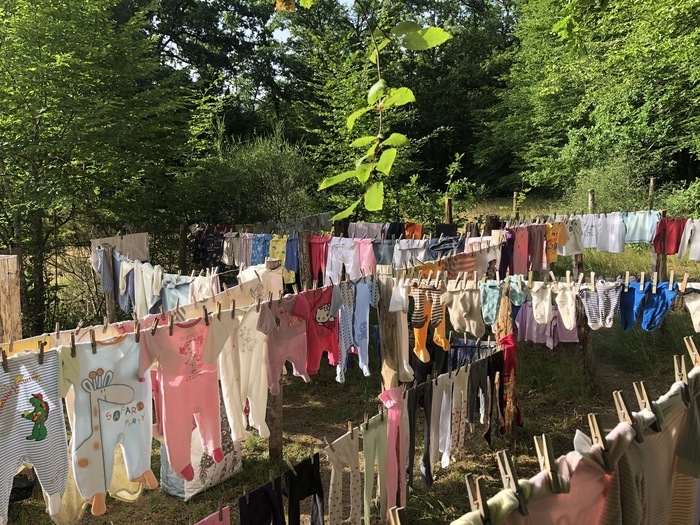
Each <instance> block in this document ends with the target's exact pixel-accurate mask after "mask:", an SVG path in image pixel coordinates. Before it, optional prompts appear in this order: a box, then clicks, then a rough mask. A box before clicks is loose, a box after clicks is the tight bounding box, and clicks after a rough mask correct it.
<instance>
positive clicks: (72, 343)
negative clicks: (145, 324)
mask: <svg viewBox="0 0 700 525" xmlns="http://www.w3.org/2000/svg"><path fill="white" fill-rule="evenodd" d="M136 333H137V334H138V332H136ZM138 340H139V338H138V335H137V336H136V341H138ZM70 356H71V357H75V333H71V334H70Z"/></svg>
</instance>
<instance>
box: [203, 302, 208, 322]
mask: <svg viewBox="0 0 700 525" xmlns="http://www.w3.org/2000/svg"><path fill="white" fill-rule="evenodd" d="M202 317H204V324H206V325H207V326H209V312H207V307H206V306H204V305H202Z"/></svg>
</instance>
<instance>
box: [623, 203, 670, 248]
mask: <svg viewBox="0 0 700 525" xmlns="http://www.w3.org/2000/svg"><path fill="white" fill-rule="evenodd" d="M622 220H623V221H624V222H625V227H626V232H625V242H627V243H640V242H652V241H653V240H654V234H655V233H656V228H657V226H658V224H659V220H661V214H660V213H659V212H658V211H654V210H647V211H633V212H628V213H623V214H622Z"/></svg>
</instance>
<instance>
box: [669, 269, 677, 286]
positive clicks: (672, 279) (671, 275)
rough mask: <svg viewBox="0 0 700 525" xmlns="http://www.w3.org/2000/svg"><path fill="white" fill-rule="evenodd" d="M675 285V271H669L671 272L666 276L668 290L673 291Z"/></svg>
mask: <svg viewBox="0 0 700 525" xmlns="http://www.w3.org/2000/svg"><path fill="white" fill-rule="evenodd" d="M675 284H676V272H675V270H671V272H670V273H669V274H668V289H669V290H673V288H674V286H675Z"/></svg>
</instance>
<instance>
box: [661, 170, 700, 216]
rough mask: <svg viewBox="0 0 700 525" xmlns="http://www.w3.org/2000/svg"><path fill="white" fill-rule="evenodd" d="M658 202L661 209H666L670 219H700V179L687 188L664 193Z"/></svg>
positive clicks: (669, 190)
mask: <svg viewBox="0 0 700 525" xmlns="http://www.w3.org/2000/svg"><path fill="white" fill-rule="evenodd" d="M657 202H658V203H659V204H660V206H657V207H658V208H659V209H664V208H665V209H666V212H667V214H668V216H669V217H692V218H693V219H698V218H700V179H695V180H694V181H693V182H691V183H690V184H688V185H687V186H685V187H672V188H668V189H666V191H662V192H661V194H660V196H659V199H658V200H657Z"/></svg>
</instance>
